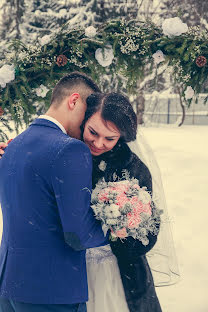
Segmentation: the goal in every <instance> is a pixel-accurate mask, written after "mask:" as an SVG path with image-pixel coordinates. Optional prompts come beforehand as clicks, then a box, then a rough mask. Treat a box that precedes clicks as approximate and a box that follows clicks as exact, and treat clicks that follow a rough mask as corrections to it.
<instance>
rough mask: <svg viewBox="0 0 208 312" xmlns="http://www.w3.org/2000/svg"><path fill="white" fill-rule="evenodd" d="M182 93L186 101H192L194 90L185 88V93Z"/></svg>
mask: <svg viewBox="0 0 208 312" xmlns="http://www.w3.org/2000/svg"><path fill="white" fill-rule="evenodd" d="M184 93H185V98H186V100H190V99H192V98H193V96H194V90H193V89H192V87H191V86H188V87H187V88H186V91H185V92H184Z"/></svg>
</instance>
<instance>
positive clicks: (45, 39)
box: [39, 35, 51, 45]
mask: <svg viewBox="0 0 208 312" xmlns="http://www.w3.org/2000/svg"><path fill="white" fill-rule="evenodd" d="M50 40H51V35H45V36H43V37H42V38H39V42H40V44H41V45H44V44H48V43H49V42H50Z"/></svg>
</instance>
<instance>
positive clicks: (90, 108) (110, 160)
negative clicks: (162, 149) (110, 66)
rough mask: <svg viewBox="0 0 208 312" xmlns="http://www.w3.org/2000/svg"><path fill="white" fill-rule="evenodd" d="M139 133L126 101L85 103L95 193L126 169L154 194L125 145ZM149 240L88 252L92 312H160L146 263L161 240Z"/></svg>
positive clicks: (98, 98) (112, 97) (110, 98)
mask: <svg viewBox="0 0 208 312" xmlns="http://www.w3.org/2000/svg"><path fill="white" fill-rule="evenodd" d="M136 134H137V118H136V114H135V113H134V111H133V108H132V106H131V104H130V102H129V101H128V99H127V98H126V97H124V96H123V95H121V94H117V93H109V94H100V93H99V94H98V93H97V94H92V95H90V96H89V97H88V98H87V111H86V114H85V119H84V121H83V124H82V137H83V140H84V142H85V143H86V144H87V145H88V147H89V149H90V151H91V153H92V155H93V188H94V187H95V186H96V183H97V182H98V181H99V180H100V179H102V178H104V179H105V181H106V182H110V181H113V176H114V175H115V174H116V175H117V176H118V177H122V172H123V170H124V169H125V170H127V171H128V172H129V174H130V177H134V178H136V179H138V180H139V184H140V187H143V186H144V187H147V190H148V191H149V192H150V193H152V178H151V174H150V171H149V170H148V168H147V166H146V165H145V164H144V163H143V162H142V161H141V159H139V157H138V156H137V155H136V154H135V153H133V152H132V151H131V149H130V148H129V146H128V145H127V142H130V141H134V140H135V139H136ZM148 239H149V244H148V245H147V246H144V245H143V244H142V243H141V242H140V241H139V240H134V239H133V238H132V237H128V238H126V239H125V240H122V241H121V240H120V239H118V240H117V241H116V242H110V245H107V246H104V247H97V248H91V249H88V250H87V254H86V261H87V274H88V287H89V301H88V303H87V311H88V312H98V311H99V312H110V311H113V312H127V311H130V312H150V311H151V312H160V311H162V310H161V307H160V303H159V301H158V298H157V295H156V292H155V287H154V281H153V276H152V273H151V270H150V267H149V264H148V261H147V258H146V254H147V252H149V251H150V250H151V249H152V248H153V247H154V245H155V244H156V241H157V237H156V236H154V235H152V234H149V236H148Z"/></svg>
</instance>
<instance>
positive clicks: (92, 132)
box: [89, 129, 97, 135]
mask: <svg viewBox="0 0 208 312" xmlns="http://www.w3.org/2000/svg"><path fill="white" fill-rule="evenodd" d="M89 131H90V133H91V134H93V135H96V134H97V133H96V132H94V131H92V130H90V129H89Z"/></svg>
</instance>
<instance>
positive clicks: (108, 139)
mask: <svg viewBox="0 0 208 312" xmlns="http://www.w3.org/2000/svg"><path fill="white" fill-rule="evenodd" d="M106 140H107V141H114V140H115V139H110V138H106Z"/></svg>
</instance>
